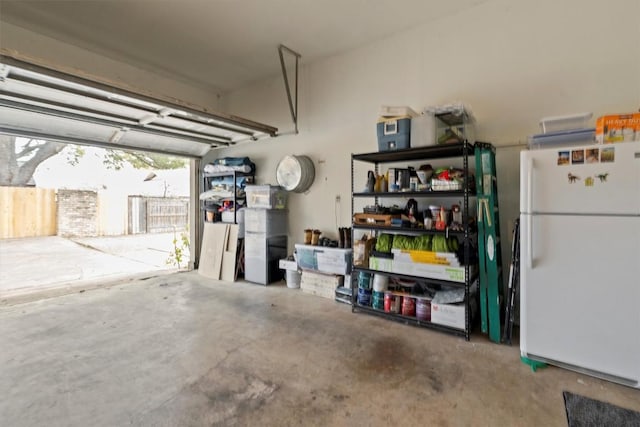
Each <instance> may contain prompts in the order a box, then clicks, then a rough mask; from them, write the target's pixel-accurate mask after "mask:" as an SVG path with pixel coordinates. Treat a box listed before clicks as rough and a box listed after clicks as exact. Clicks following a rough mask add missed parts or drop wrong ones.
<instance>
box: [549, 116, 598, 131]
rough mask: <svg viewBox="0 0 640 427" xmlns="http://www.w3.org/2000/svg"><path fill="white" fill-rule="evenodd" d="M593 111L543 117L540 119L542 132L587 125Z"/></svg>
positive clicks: (579, 127) (567, 129)
mask: <svg viewBox="0 0 640 427" xmlns="http://www.w3.org/2000/svg"><path fill="white" fill-rule="evenodd" d="M591 116H593V113H579V114H571V115H568V116H555V117H544V118H542V119H541V120H540V129H541V130H542V133H555V132H562V131H569V130H576V129H584V128H587V127H589V119H591Z"/></svg>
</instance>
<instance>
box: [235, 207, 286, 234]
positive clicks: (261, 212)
mask: <svg viewBox="0 0 640 427" xmlns="http://www.w3.org/2000/svg"><path fill="white" fill-rule="evenodd" d="M243 210H244V227H245V229H246V230H247V231H251V232H253V233H265V234H266V235H267V236H268V237H271V236H279V235H286V234H287V217H288V212H287V211H286V210H282V209H260V208H246V209H243Z"/></svg>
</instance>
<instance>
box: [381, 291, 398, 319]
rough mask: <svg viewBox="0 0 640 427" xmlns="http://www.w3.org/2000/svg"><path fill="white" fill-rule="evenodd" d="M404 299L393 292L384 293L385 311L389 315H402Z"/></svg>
mask: <svg viewBox="0 0 640 427" xmlns="http://www.w3.org/2000/svg"><path fill="white" fill-rule="evenodd" d="M401 305H402V297H401V296H400V295H396V294H393V293H391V292H385V293H384V311H386V312H387V313H396V314H397V313H400V306H401Z"/></svg>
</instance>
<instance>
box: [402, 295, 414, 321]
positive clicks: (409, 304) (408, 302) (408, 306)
mask: <svg viewBox="0 0 640 427" xmlns="http://www.w3.org/2000/svg"><path fill="white" fill-rule="evenodd" d="M402 315H403V316H408V317H415V315H416V299H415V298H412V297H403V298H402Z"/></svg>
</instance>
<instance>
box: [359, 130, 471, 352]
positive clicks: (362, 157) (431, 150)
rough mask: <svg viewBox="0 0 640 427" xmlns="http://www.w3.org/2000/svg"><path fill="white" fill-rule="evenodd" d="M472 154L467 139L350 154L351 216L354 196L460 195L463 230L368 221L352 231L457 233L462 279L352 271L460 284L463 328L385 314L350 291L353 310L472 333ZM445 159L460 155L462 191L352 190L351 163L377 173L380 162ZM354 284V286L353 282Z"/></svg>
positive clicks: (447, 329) (435, 282) (375, 197)
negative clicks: (470, 213)
mask: <svg viewBox="0 0 640 427" xmlns="http://www.w3.org/2000/svg"><path fill="white" fill-rule="evenodd" d="M471 156H474V146H473V145H472V144H470V143H468V142H466V141H465V142H461V143H453V144H445V145H435V146H426V147H417V148H408V149H401V150H393V151H378V152H371V153H362V154H352V155H351V217H352V218H353V216H354V213H355V212H354V199H356V198H365V197H368V198H373V199H374V201H375V204H376V205H378V200H379V199H380V198H405V197H421V198H446V197H461V198H462V199H463V206H462V209H461V210H462V224H463V230H462V231H451V230H444V231H437V230H424V229H420V228H407V227H394V226H387V225H383V226H381V225H369V224H352V229H353V230H352V233H354V232H355V230H365V229H366V230H373V231H392V232H396V233H413V234H434V235H437V234H444V235H446V236H457V237H459V238H462V245H463V248H464V249H463V264H464V266H465V280H464V283H462V282H451V281H447V280H439V279H433V278H428V277H416V276H411V275H404V274H398V273H390V272H385V271H378V270H373V269H369V268H363V267H357V266H354V268H353V271H354V272H360V271H363V272H367V273H371V274H384V275H387V276H390V277H398V278H405V279H409V280H420V281H425V282H429V283H434V284H441V285H445V286H448V287H458V288H460V287H462V288H464V290H465V327H464V329H458V328H453V327H449V326H445V325H440V324H437V323H432V322H429V321H425V320H419V319H417V318H413V317H407V316H403V315H400V314H394V313H388V312H384V311H381V310H377V309H374V308H372V307H369V306H363V305H360V304H359V303H358V301H357V294H358V293H357V292H352V310H353V312H364V313H368V314H373V315H377V316H381V317H384V318H388V319H390V320H395V321H401V322H403V323H406V324H411V325H415V326H422V327H427V328H431V329H435V330H439V331H443V332H449V333H452V334H455V335H460V336H464V338H465V339H466V340H467V341H468V340H469V339H470V332H471V307H470V303H471V298H470V287H471V284H472V283H473V281H474V280H476V278H477V275H474V277H471V274H470V273H471V272H470V260H471V244H472V239H474V238H477V232H476V230H475V228H472V227H471V226H470V224H469V218H470V216H469V199H470V198H473V197H475V191H472V188H471V185H472V184H473V183H472V180H470V176H471V174H470V171H469V157H471ZM447 158H461V159H462V164H463V166H462V168H463V180H464V181H463V182H464V183H465V185H464V186H463V188H462V189H461V190H454V191H396V192H361V191H355V187H354V182H355V178H356V177H355V176H354V175H355V171H354V162H367V163H372V164H373V165H374V171H375V173H376V175H377V174H378V172H379V165H380V164H382V163H398V162H403V161H406V162H416V161H421V160H435V159H447ZM352 240H355V236H353V235H352ZM354 283H355V282H354ZM354 286H355V285H354Z"/></svg>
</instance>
